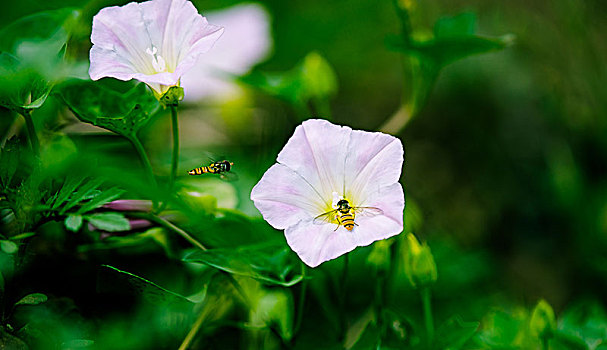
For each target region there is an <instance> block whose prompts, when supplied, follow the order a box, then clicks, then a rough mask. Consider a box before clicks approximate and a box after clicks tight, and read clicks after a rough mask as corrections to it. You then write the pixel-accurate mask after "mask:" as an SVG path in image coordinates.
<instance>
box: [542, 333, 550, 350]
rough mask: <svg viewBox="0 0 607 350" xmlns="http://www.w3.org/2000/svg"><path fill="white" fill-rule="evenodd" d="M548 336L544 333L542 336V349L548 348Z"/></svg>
mask: <svg viewBox="0 0 607 350" xmlns="http://www.w3.org/2000/svg"><path fill="white" fill-rule="evenodd" d="M548 338H549V337H548V336H546V335H544V336H543V337H542V350H549V349H550V346H548Z"/></svg>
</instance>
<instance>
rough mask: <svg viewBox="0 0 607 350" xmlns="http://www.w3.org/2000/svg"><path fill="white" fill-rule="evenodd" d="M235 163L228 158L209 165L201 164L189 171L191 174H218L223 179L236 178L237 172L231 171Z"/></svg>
mask: <svg viewBox="0 0 607 350" xmlns="http://www.w3.org/2000/svg"><path fill="white" fill-rule="evenodd" d="M233 165H234V163H232V162H230V161H228V160H220V161H218V162H212V163H211V164H209V165H207V166H201V167H198V168H195V169H192V170H190V171H188V174H190V175H202V174H218V175H219V177H220V178H221V179H222V180H234V179H235V177H236V174H234V173H231V172H230V169H232V166H233Z"/></svg>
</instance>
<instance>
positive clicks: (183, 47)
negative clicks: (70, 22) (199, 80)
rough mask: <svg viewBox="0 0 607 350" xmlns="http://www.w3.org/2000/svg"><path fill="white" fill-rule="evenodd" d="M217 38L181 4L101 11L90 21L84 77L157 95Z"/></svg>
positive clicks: (174, 0)
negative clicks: (128, 83)
mask: <svg viewBox="0 0 607 350" xmlns="http://www.w3.org/2000/svg"><path fill="white" fill-rule="evenodd" d="M222 33H223V28H221V27H218V26H214V25H211V24H209V23H208V22H207V20H206V19H205V18H204V17H202V16H201V15H199V14H198V11H197V10H196V8H195V7H194V5H192V3H191V2H190V1H187V0H152V1H146V2H142V3H135V2H132V3H129V4H127V5H124V6H121V7H118V6H113V7H106V8H104V9H102V10H101V11H99V13H98V14H97V15H95V17H93V31H92V33H91V41H92V42H93V47H92V48H91V52H90V60H91V66H90V68H89V75H90V76H91V79H93V80H98V79H101V78H103V77H112V78H116V79H119V80H130V79H137V80H139V81H142V82H144V83H146V84H148V85H149V86H150V87H151V88H152V89H153V90H154V92H155V93H156V94H157V95H162V94H163V93H164V92H166V90H168V88H169V87H171V86H175V85H178V84H179V79H180V78H181V76H182V75H183V74H184V73H185V72H186V71H187V70H189V69H190V68H192V66H194V64H195V63H196V60H197V59H198V56H200V54H202V53H204V52H207V51H208V50H209V49H211V47H212V46H213V44H214V43H215V41H216V40H217V39H218V38H219V37H220V36H221V34H222Z"/></svg>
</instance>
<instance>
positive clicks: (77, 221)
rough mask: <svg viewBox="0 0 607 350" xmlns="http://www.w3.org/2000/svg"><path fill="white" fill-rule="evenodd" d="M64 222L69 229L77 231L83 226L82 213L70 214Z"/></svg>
mask: <svg viewBox="0 0 607 350" xmlns="http://www.w3.org/2000/svg"><path fill="white" fill-rule="evenodd" d="M64 223H65V227H66V228H67V229H68V230H70V231H72V232H76V231H78V230H80V227H82V215H69V216H68V217H67V218H65V221H64Z"/></svg>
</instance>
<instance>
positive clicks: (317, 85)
mask: <svg viewBox="0 0 607 350" xmlns="http://www.w3.org/2000/svg"><path fill="white" fill-rule="evenodd" d="M301 80H302V85H303V90H304V91H303V93H304V96H303V97H304V98H326V97H331V96H334V95H335V94H336V93H337V75H336V74H335V71H334V70H333V68H332V67H331V65H330V64H329V62H327V60H325V58H324V57H322V56H321V55H320V54H319V53H318V52H311V53H309V54H308V55H307V56H306V57H305V58H304V61H303V63H302V65H301Z"/></svg>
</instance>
